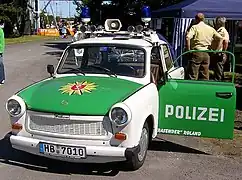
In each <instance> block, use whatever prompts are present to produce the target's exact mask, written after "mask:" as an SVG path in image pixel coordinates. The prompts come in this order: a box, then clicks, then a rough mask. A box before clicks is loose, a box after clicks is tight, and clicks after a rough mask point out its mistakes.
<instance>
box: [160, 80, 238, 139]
mask: <svg viewBox="0 0 242 180" xmlns="http://www.w3.org/2000/svg"><path fill="white" fill-rule="evenodd" d="M159 96H160V97H159V99H160V104H159V106H160V109H159V110H160V111H159V132H161V133H166V134H175V135H185V136H199V137H209V138H223V139H231V138H233V128H234V119H235V108H236V90H235V87H234V85H233V84H232V83H223V82H211V81H204V82H203V81H189V80H169V81H168V82H167V83H166V84H165V85H161V86H160V87H159Z"/></svg>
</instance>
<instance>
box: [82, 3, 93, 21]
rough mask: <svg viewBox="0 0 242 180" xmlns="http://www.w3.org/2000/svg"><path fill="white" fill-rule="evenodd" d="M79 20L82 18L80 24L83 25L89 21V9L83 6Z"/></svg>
mask: <svg viewBox="0 0 242 180" xmlns="http://www.w3.org/2000/svg"><path fill="white" fill-rule="evenodd" d="M81 18H82V22H83V23H85V24H87V23H88V22H90V21H91V16H90V9H89V7H87V6H85V7H83V8H82V12H81Z"/></svg>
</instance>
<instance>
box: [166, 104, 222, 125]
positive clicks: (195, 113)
mask: <svg viewBox="0 0 242 180" xmlns="http://www.w3.org/2000/svg"><path fill="white" fill-rule="evenodd" d="M170 116H173V117H175V118H176V119H186V120H198V121H211V122H224V109H219V108H207V107H190V106H173V105H166V108H165V117H166V118H168V117H170Z"/></svg>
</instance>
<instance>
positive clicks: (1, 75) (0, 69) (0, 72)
mask: <svg viewBox="0 0 242 180" xmlns="http://www.w3.org/2000/svg"><path fill="white" fill-rule="evenodd" d="M4 81H5V72H4V64H3V56H2V55H0V84H3V83H4Z"/></svg>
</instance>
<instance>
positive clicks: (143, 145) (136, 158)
mask: <svg viewBox="0 0 242 180" xmlns="http://www.w3.org/2000/svg"><path fill="white" fill-rule="evenodd" d="M149 139H150V137H149V126H148V123H147V122H146V123H145V124H144V126H143V129H142V132H141V136H140V140H139V146H140V148H139V151H136V152H134V153H133V156H132V157H130V159H129V160H128V161H127V166H128V168H129V169H130V170H137V169H139V168H140V167H141V166H142V165H143V164H144V161H145V158H146V155H147V150H148V146H149Z"/></svg>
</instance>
